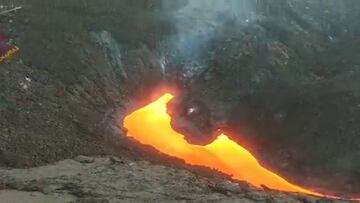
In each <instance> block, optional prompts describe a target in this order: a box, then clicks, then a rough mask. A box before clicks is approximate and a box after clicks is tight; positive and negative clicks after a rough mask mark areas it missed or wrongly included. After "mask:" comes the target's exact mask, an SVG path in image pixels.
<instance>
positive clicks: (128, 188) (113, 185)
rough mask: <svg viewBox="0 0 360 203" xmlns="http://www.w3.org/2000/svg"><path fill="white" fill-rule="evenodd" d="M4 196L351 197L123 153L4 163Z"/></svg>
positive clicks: (304, 202)
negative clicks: (284, 189)
mask: <svg viewBox="0 0 360 203" xmlns="http://www.w3.org/2000/svg"><path fill="white" fill-rule="evenodd" d="M0 202H4V203H5V202H9V203H10V202H11V203H43V202H44V203H50V202H51V203H70V202H71V203H72V202H74V203H78V202H81V203H98V202H99V203H103V202H104V203H105V202H106V203H107V202H109V203H110V202H111V203H112V202H164V203H165V202H224V203H225V202H229V203H232V202H246V203H251V202H274V203H277V202H294V203H295V202H300V203H321V202H326V203H328V202H334V203H335V202H337V203H338V202H345V201H333V200H322V199H317V198H314V197H308V196H302V195H292V194H285V193H279V192H274V191H263V190H259V189H255V188H253V187H251V186H248V185H247V184H245V183H235V182H230V181H228V180H226V179H221V178H214V179H210V178H205V177H200V176H198V175H195V174H193V173H191V172H189V171H187V170H183V169H175V168H171V167H165V166H161V165H154V164H152V163H149V162H146V161H135V162H134V161H130V160H128V159H124V158H117V157H85V156H80V157H77V158H75V159H68V160H64V161H60V162H57V163H54V164H52V165H47V166H42V167H38V168H31V169H0Z"/></svg>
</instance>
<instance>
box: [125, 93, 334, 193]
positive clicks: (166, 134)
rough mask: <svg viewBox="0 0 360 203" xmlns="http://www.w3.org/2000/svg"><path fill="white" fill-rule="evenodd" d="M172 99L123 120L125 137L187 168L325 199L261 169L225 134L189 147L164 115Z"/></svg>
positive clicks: (250, 155) (144, 108)
mask: <svg viewBox="0 0 360 203" xmlns="http://www.w3.org/2000/svg"><path fill="white" fill-rule="evenodd" d="M172 98H173V96H172V95H171V94H165V95H163V96H162V97H160V98H159V99H158V100H156V101H155V102H153V103H151V104H149V105H147V106H145V107H143V108H140V109H139V110H137V111H135V112H133V113H131V114H130V115H128V116H127V117H126V118H125V120H124V126H125V128H127V130H128V136H130V137H133V138H134V139H136V140H138V141H139V142H140V143H142V144H145V145H151V146H153V147H155V148H156V149H157V150H159V151H160V152H162V153H165V154H167V155H170V156H174V157H177V158H180V159H183V160H185V161H186V163H188V164H192V165H201V166H206V167H209V168H213V169H217V170H219V171H221V172H223V173H225V174H229V175H233V178H235V179H238V180H243V181H246V182H249V183H251V184H253V185H255V186H257V187H261V186H262V185H265V186H266V187H268V188H271V189H275V190H280V191H286V192H300V193H306V194H310V195H316V196H322V197H325V196H326V195H323V194H320V193H316V192H313V191H310V190H308V189H305V188H302V187H299V186H296V185H294V184H291V183H289V182H288V181H286V180H285V179H284V178H282V177H280V176H279V175H277V174H275V173H273V172H271V171H269V170H267V169H266V168H264V167H262V166H261V165H260V164H259V162H258V161H257V160H256V158H255V157H254V156H253V155H252V154H251V153H250V152H249V151H247V150H246V149H245V148H243V147H241V146H240V145H238V144H237V143H235V142H234V141H232V140H230V139H229V138H228V137H227V136H226V135H225V134H221V135H220V136H219V137H218V138H217V139H216V140H215V141H214V142H212V143H211V144H209V145H206V146H198V145H192V144H189V143H188V142H186V140H185V139H184V135H182V134H179V133H178V132H176V131H175V130H174V129H172V127H171V125H170V121H171V117H170V116H169V115H168V114H167V112H166V104H167V103H168V102H169V101H170V100H171V99H172ZM327 197H329V196H327Z"/></svg>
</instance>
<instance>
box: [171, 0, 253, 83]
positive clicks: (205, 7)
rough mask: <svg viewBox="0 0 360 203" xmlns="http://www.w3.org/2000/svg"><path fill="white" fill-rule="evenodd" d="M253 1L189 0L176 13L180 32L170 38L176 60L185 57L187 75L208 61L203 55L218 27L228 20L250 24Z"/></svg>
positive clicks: (198, 69) (190, 75) (199, 68)
mask: <svg viewBox="0 0 360 203" xmlns="http://www.w3.org/2000/svg"><path fill="white" fill-rule="evenodd" d="M164 3H166V1H165V2H164ZM253 4H254V3H253V1H251V0H243V1H238V0H190V1H189V2H188V3H187V5H186V6H185V7H183V8H182V9H180V10H179V11H177V12H176V13H175V18H174V19H175V24H176V28H177V35H175V36H172V37H171V38H170V42H169V44H171V45H172V48H173V50H175V53H174V55H176V58H177V60H179V61H186V62H185V63H186V70H185V74H186V75H187V76H188V77H192V75H193V74H196V73H197V72H199V71H200V70H201V69H202V68H203V66H204V65H205V64H203V62H202V61H201V55H202V54H203V53H204V52H206V46H207V45H208V42H209V40H211V39H212V38H213V37H214V34H215V32H216V30H218V29H219V28H220V27H222V26H223V25H224V24H226V23H229V22H232V23H236V24H247V23H250V22H251V21H252V20H253V18H254V16H255V15H254V9H253Z"/></svg>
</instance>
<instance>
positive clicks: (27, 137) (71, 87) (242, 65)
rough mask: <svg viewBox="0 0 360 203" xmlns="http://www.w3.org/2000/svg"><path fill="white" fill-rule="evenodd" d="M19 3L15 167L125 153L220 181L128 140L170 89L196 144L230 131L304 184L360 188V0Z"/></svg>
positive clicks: (2, 121) (0, 26) (6, 135)
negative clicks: (147, 107)
mask: <svg viewBox="0 0 360 203" xmlns="http://www.w3.org/2000/svg"><path fill="white" fill-rule="evenodd" d="M16 6H21V7H22V9H20V10H17V11H16V12H10V13H6V14H4V15H0V32H3V33H4V34H5V36H6V37H7V39H8V42H9V43H11V44H13V45H17V46H18V47H19V48H20V51H19V53H18V54H17V55H16V56H15V57H13V58H11V59H10V60H8V61H7V62H5V63H1V64H0V165H1V166H3V167H7V168H9V167H10V168H12V167H17V168H18V167H20V168H24V167H25V168H26V167H36V166H40V165H43V164H48V163H53V162H55V161H59V160H63V159H68V158H73V157H76V156H78V155H88V156H99V155H115V156H121V157H126V159H127V160H131V161H139V160H146V161H150V162H151V163H152V164H160V165H165V166H167V167H173V168H176V169H174V170H178V169H179V168H180V169H186V170H187V171H191V172H192V173H194V174H196V175H202V176H206V177H208V178H210V179H212V178H214V177H212V176H217V175H215V174H216V173H213V172H212V171H209V170H207V169H198V168H192V167H189V166H186V165H184V163H183V162H181V161H178V160H174V159H171V158H169V157H166V156H164V155H161V154H159V153H157V152H155V151H154V150H152V149H150V148H148V147H144V146H141V145H139V144H137V143H135V142H133V141H132V140H128V139H127V138H126V136H125V134H126V133H125V129H122V127H121V122H122V121H121V119H122V117H123V116H125V115H126V113H127V112H129V111H131V110H133V109H135V108H136V107H139V106H140V105H142V104H145V103H146V102H147V101H149V100H148V99H149V98H150V97H151V96H153V95H152V94H153V93H154V92H156V90H157V89H158V88H159V87H161V86H164V85H166V86H171V87H175V88H176V89H180V91H179V93H180V95H179V96H178V99H177V100H176V101H174V104H175V105H171V109H172V110H173V114H174V122H173V124H174V127H176V128H177V129H178V130H179V131H182V132H184V133H185V134H186V135H187V139H188V140H189V141H190V142H203V143H207V142H210V141H211V140H212V137H211V135H212V133H213V131H214V130H215V129H217V128H219V127H221V128H222V129H225V130H226V131H229V132H230V134H231V135H234V139H235V140H236V141H237V142H238V143H240V144H242V145H243V146H246V147H247V148H248V149H250V150H251V151H252V152H253V153H254V154H256V156H257V157H258V158H259V160H260V161H262V163H263V164H264V165H266V166H269V168H272V169H273V170H275V171H278V172H279V173H280V174H281V175H283V176H285V177H286V178H287V179H289V180H292V181H293V182H295V183H298V184H301V185H304V186H309V187H311V188H319V189H320V190H322V191H330V192H334V193H338V194H341V195H344V196H351V195H356V194H360V189H359V188H360V185H359V184H360V176H359V174H360V172H359V168H360V167H359V163H360V162H359V161H360V157H359V156H360V154H359V152H358V151H359V150H358V149H359V148H360V138H359V137H360V136H359V126H358V123H359V118H360V117H359V115H360V107H359V104H360V100H359V97H358V94H359V87H360V86H359V85H360V84H359V82H358V79H357V76H358V75H359V74H358V71H359V68H360V64H359V60H360V57H358V56H359V53H360V52H359V48H358V47H360V46H358V45H359V42H360V41H359V38H358V36H359V31H360V27H359V22H358V21H357V19H358V18H359V17H360V16H359V15H360V12H359V7H360V3H359V2H357V1H355V0H349V1H345V0H343V1H335V0H331V1H317V2H313V1H300V0H291V1H287V2H284V1H280V0H279V1H271V2H267V1H248V0H243V1H214V0H211V1H202V0H189V1H186V0H181V1H180V0H179V1H176V2H175V1H171V2H170V1H161V0H137V1H131V0H108V1H105V2H104V1H99V0H87V1H83V0H76V1H71V0H53V1H42V0H2V1H1V2H0V12H1V11H5V10H7V9H11V8H13V7H16ZM189 108H193V109H195V113H190V114H189ZM191 112H192V111H191ZM184 124H185V125H184ZM204 135H206V136H204ZM235 135H241V136H235ZM243 135H244V136H243ZM199 137H200V139H199ZM101 161H102V160H100V162H101ZM68 162H69V163H67V164H70V165H71V164H75V165H74V167H77V166H76V163H75V162H73V161H68ZM150 165H151V164H150ZM69 167H70V166H69ZM151 167H152V166H151ZM154 167H155V166H154ZM55 168H56V165H55ZM34 170H37V169H34ZM129 170H131V169H129ZM165 171H166V170H165ZM2 172H3V171H2ZM2 172H1V173H2ZM5 172H6V174H7V173H8V172H7V171H5ZM5 172H4V173H5ZM16 172H17V171H15V172H9V173H13V174H15V173H16ZM20 173H21V171H20ZM144 173H148V172H147V171H144ZM0 176H1V177H3V176H2V175H1V174H0ZM15 176H16V174H15ZM141 176H144V174H141ZM145 176H146V175H145ZM170 176H171V175H170ZM170 176H169V177H167V178H169V180H172V179H173V180H175V179H176V178H175V177H174V176H171V178H170ZM7 177H10V176H7ZM35 179H36V178H34V180H35ZM4 180H5V179H4ZM36 181H38V180H36ZM59 181H62V180H60V179H59ZM149 181H151V180H149ZM154 181H155V180H154ZM135 182H136V181H135ZM155 182H156V181H155ZM1 184H3V183H1ZM1 184H0V186H1ZM7 184H8V183H5V185H7ZM71 184H73V183H71V182H69V185H71ZM138 184H142V182H141V181H140V182H138ZM191 184H192V182H191V181H188V182H186V184H185V183H184V185H181V186H180V185H179V186H177V187H189V185H191ZM10 185H11V184H10ZM2 188H3V189H4V191H2V192H0V194H1V195H4V194H5V195H11V194H14V195H18V193H16V191H15V193H13V192H14V191H13V190H20V191H21V189H19V188H17V187H9V186H6V187H2ZM31 188H32V186H31ZM70 189H71V188H70ZM70 189H69V190H68V189H64V190H67V191H70ZM26 190H27V189H26ZM169 190H170V189H169ZM28 192H29V191H28V190H27V191H26V192H24V193H21V195H25V196H26V195H30V194H29V193H28ZM35 192H36V194H35V196H36V195H40V196H42V195H43V194H42V193H44V192H43V191H42V190H35ZM38 192H40V194H39V193H38ZM50 193H51V195H55V196H56V195H57V194H54V192H53V191H51V192H50ZM55 193H56V192H55ZM149 193H152V191H149ZM215 193H216V192H215ZM220 193H221V192H220ZM87 194H88V193H82V195H85V196H82V197H81V198H85V200H84V199H83V200H81V201H82V202H86V195H87ZM208 194H209V193H202V195H205V196H206V195H208ZM66 195H67V193H66ZM117 195H118V194H116V195H115V196H113V197H114V198H116V197H118V196H117ZM164 195H165V194H164ZM166 195H168V194H166ZM166 195H165V196H166ZM188 195H189V193H184V196H188ZM75 196H76V195H75ZM100 196H101V195H100ZM6 197H8V196H6ZM67 197H69V198H70V199H69V201H70V202H71V201H73V200H71V198H75V197H74V194H71V192H69V196H67ZM229 197H230V198H235V200H234V201H235V202H236V198H239V197H238V196H232V195H230V196H229ZM50 198H52V197H50ZM81 198H80V199H81ZM89 198H90V197H89ZM91 198H93V197H91ZM94 198H95V197H94ZM99 198H100V199H101V198H102V197H99ZM131 198H133V197H131ZM139 198H140V197H139ZM135 200H136V198H135ZM74 201H75V200H74ZM76 201H80V200H76ZM91 201H92V202H100V200H99V201H96V200H94V201H93V200H91ZM91 201H90V200H89V201H88V202H91ZM139 201H140V200H139ZM179 201H185V202H186V201H196V199H195V200H193V199H180V200H179ZM204 201H205V200H204ZM214 201H215V200H214ZM259 201H260V202H261V201H267V200H259ZM284 201H286V200H284ZM301 201H305V202H306V201H307V200H301ZM314 201H315V200H314ZM273 202H280V200H279V201H278V200H274V201H273Z"/></svg>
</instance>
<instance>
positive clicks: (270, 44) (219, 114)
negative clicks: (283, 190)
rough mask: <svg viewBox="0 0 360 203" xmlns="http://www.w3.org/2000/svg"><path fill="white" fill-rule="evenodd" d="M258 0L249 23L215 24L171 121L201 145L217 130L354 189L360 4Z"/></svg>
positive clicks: (324, 183) (305, 172)
mask: <svg viewBox="0 0 360 203" xmlns="http://www.w3.org/2000/svg"><path fill="white" fill-rule="evenodd" d="M256 2H257V3H256V5H255V7H254V15H255V17H254V16H252V17H253V19H252V18H251V17H249V18H248V20H246V21H247V23H243V22H238V21H236V20H235V21H234V20H229V21H226V23H224V24H221V25H220V26H218V27H217V28H216V31H215V33H214V35H213V36H212V38H211V39H210V40H209V42H208V46H207V47H205V48H204V49H203V50H202V51H203V58H202V59H203V61H204V63H205V64H206V65H205V66H206V67H207V68H205V69H204V70H203V71H202V72H201V73H200V74H199V75H197V76H195V77H193V78H192V79H190V83H191V85H190V88H189V90H188V91H185V92H184V93H183V94H182V95H180V97H179V98H178V100H177V101H173V102H172V105H171V109H172V113H173V114H174V115H178V116H175V117H174V118H173V121H172V123H173V126H174V127H175V128H177V129H178V131H181V132H183V133H185V134H186V138H187V139H188V141H189V142H192V143H201V144H206V143H210V142H211V141H212V140H214V138H215V136H214V132H215V131H216V130H218V129H219V128H221V129H223V130H224V131H227V132H228V134H229V135H230V136H231V137H232V138H233V139H234V140H235V141H237V142H238V143H239V144H241V145H243V146H245V147H247V148H248V149H249V150H251V151H252V152H253V153H254V154H255V155H256V156H257V157H258V158H259V160H260V161H261V162H262V163H263V164H264V165H266V166H268V167H269V168H272V169H273V170H275V171H277V172H279V173H280V174H282V175H284V176H285V177H287V179H290V180H292V181H293V182H296V183H299V184H302V185H307V186H309V187H311V188H317V189H318V190H320V191H327V192H329V191H330V192H333V193H338V194H339V195H344V194H345V195H346V194H350V195H358V194H359V193H360V181H359V173H358V168H359V166H360V165H359V164H360V154H359V153H358V150H359V149H360V145H359V143H360V136H359V135H360V129H359V125H358V123H359V122H360V117H359V115H360V112H359V103H360V97H359V95H360V94H359V93H360V92H359V85H360V83H359V82H358V81H359V80H358V76H359V71H360V70H359V67H360V66H359V65H360V57H359V53H360V52H359V49H358V47H359V45H360V41H359V39H358V37H356V36H359V34H360V33H359V27H360V25H359V24H358V22H354V19H355V16H358V14H359V11H360V3H359V2H358V1H346V2H345V1H326V2H324V1H317V2H314V1H297V0H292V1H287V2H284V1H271V2H268V3H267V2H262V1H256ZM320 8H321V9H320ZM197 103H202V104H205V107H203V108H201V109H202V111H199V113H201V114H202V115H196V117H192V116H189V115H187V114H186V112H188V111H189V110H190V109H191V108H193V106H194V105H196V104H197ZM184 112H185V113H184ZM209 115H210V116H209ZM201 117H206V118H207V120H205V121H204V120H203V119H198V118H201ZM183 123H188V124H187V126H185V127H184V126H183V125H182V124H183ZM179 126H180V127H179ZM197 135H201V136H197Z"/></svg>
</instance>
